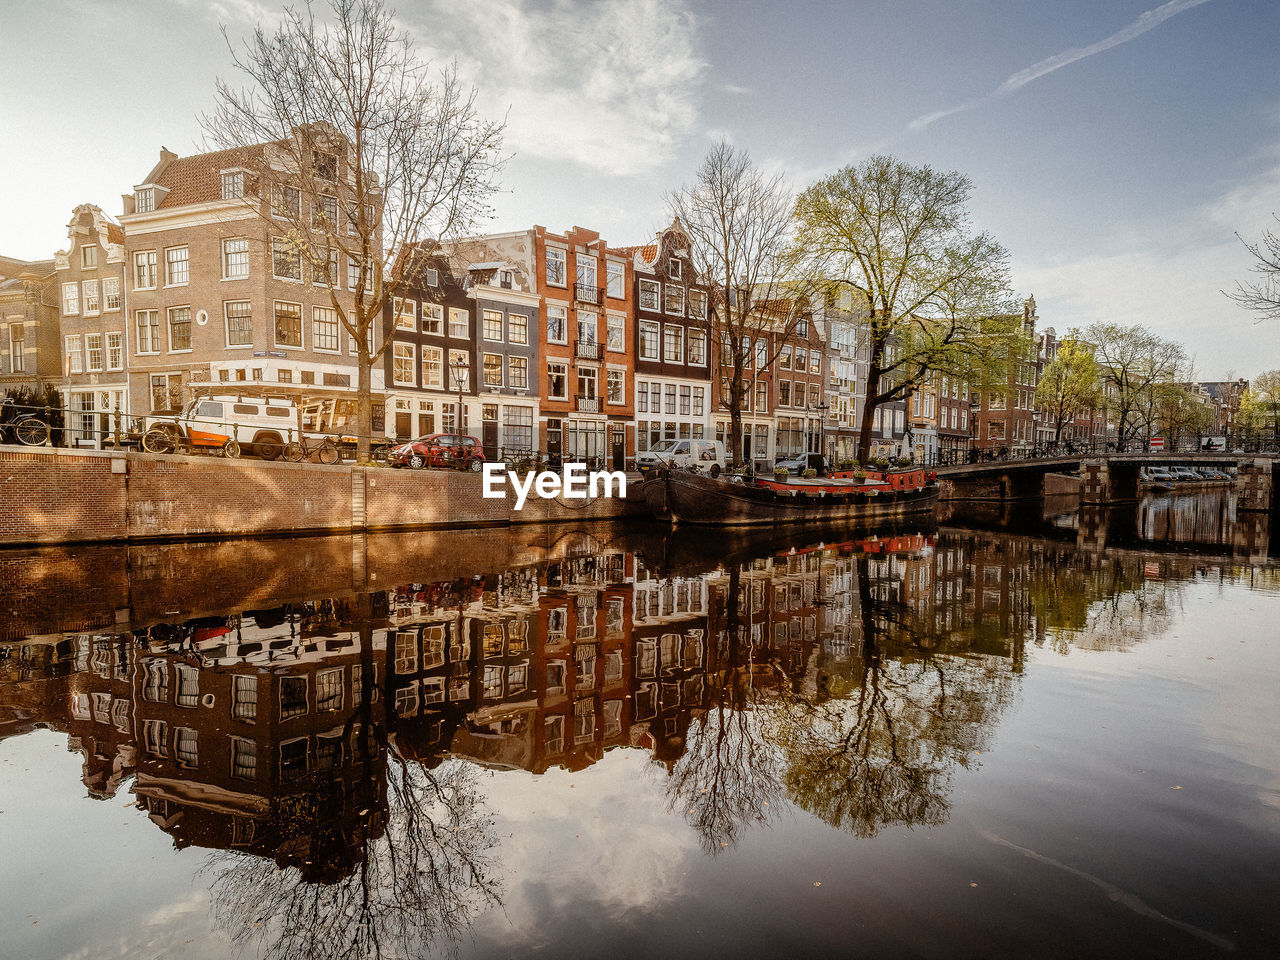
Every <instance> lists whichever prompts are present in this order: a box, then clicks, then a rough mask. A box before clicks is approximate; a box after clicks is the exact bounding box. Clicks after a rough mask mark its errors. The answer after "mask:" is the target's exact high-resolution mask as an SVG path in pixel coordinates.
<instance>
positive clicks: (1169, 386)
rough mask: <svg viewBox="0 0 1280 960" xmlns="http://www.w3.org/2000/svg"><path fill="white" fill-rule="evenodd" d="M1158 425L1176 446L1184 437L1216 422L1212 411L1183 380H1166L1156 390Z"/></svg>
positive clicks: (1170, 442)
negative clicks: (1180, 381) (1170, 381)
mask: <svg viewBox="0 0 1280 960" xmlns="http://www.w3.org/2000/svg"><path fill="white" fill-rule="evenodd" d="M1154 397H1155V420H1156V429H1157V430H1159V431H1160V433H1162V434H1163V435H1164V437H1165V439H1166V440H1167V442H1168V445H1169V449H1170V450H1177V449H1178V448H1179V447H1180V446H1181V444H1182V441H1183V440H1184V439H1186V438H1187V437H1194V436H1197V435H1198V434H1201V433H1204V432H1205V431H1207V430H1208V429H1209V427H1210V426H1212V424H1213V412H1212V410H1211V409H1210V407H1209V405H1208V404H1207V403H1205V401H1204V400H1202V399H1201V398H1200V397H1199V396H1198V395H1196V394H1195V393H1194V392H1192V391H1191V390H1189V389H1188V388H1187V387H1186V386H1185V385H1183V384H1181V383H1164V384H1160V385H1159V386H1157V387H1156V388H1155V390H1154Z"/></svg>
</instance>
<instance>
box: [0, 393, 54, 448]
mask: <svg viewBox="0 0 1280 960" xmlns="http://www.w3.org/2000/svg"><path fill="white" fill-rule="evenodd" d="M0 407H12V408H13V409H15V410H16V409H17V408H18V407H17V404H15V403H14V402H13V399H12V398H10V397H5V398H4V399H3V400H0ZM0 420H3V412H0ZM9 432H12V434H13V436H14V439H16V440H17V441H18V443H20V444H22V445H23V446H24V447H42V446H45V445H46V444H47V443H48V442H49V436H50V430H49V424H48V423H46V422H45V421H43V420H41V419H40V418H39V417H37V416H36V415H35V414H34V413H19V414H18V415H17V416H15V417H14V419H13V420H10V421H8V422H7V423H0V436H2V435H3V433H9Z"/></svg>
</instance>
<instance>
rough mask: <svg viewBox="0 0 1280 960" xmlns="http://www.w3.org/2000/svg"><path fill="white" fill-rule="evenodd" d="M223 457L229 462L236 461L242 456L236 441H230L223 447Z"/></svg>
mask: <svg viewBox="0 0 1280 960" xmlns="http://www.w3.org/2000/svg"><path fill="white" fill-rule="evenodd" d="M222 455H223V456H224V457H226V458H227V459H228V460H234V459H236V458H237V457H238V456H240V444H238V443H236V442H235V440H228V441H227V442H226V443H224V444H223V445H222Z"/></svg>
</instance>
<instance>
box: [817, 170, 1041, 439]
mask: <svg viewBox="0 0 1280 960" xmlns="http://www.w3.org/2000/svg"><path fill="white" fill-rule="evenodd" d="M972 189H973V184H972V182H971V181H970V180H969V178H968V177H966V176H964V175H963V174H960V173H956V172H954V171H952V172H941V171H937V170H934V169H933V168H932V167H928V166H919V167H917V166H913V165H911V164H908V163H905V162H903V161H901V160H898V159H896V158H894V157H889V156H875V157H871V158H870V159H868V160H867V161H865V162H864V163H862V164H860V165H858V166H849V167H845V168H844V169H843V170H840V171H839V172H837V173H835V174H833V175H831V176H829V177H827V178H825V179H823V180H820V181H818V182H817V183H815V184H813V185H812V186H810V187H809V188H808V189H806V190H805V191H804V192H803V193H801V195H800V197H799V198H798V199H797V201H796V208H795V216H796V235H795V250H796V254H797V256H798V258H799V259H800V261H801V262H802V263H803V272H804V275H806V276H808V277H810V278H811V281H812V282H813V283H815V284H823V285H826V286H828V287H829V288H832V289H833V290H837V291H838V290H848V289H851V290H852V291H853V292H854V293H855V296H857V297H859V298H861V300H862V301H863V302H864V303H865V305H866V311H867V321H866V324H865V329H866V341H867V344H868V347H869V351H868V352H869V355H870V361H869V366H868V370H867V385H866V405H865V407H864V408H863V411H862V424H861V433H860V435H859V438H858V458H859V459H860V460H862V461H864V462H865V460H866V459H867V456H868V454H869V453H870V449H871V429H872V425H873V419H874V414H875V410H876V408H877V407H879V406H880V405H881V404H884V403H888V402H890V401H893V400H898V399H901V398H904V397H906V396H908V395H909V394H911V393H912V392H914V391H915V390H916V389H917V388H918V387H919V386H920V385H921V384H922V383H923V382H924V381H926V380H928V379H929V378H931V377H932V376H934V374H935V373H936V374H942V375H944V376H950V377H955V378H958V379H961V380H964V381H966V382H969V383H971V384H975V383H976V382H977V381H980V380H985V379H986V378H988V377H990V378H992V380H993V382H1001V383H1002V382H1003V378H1002V377H1000V376H999V371H1000V370H1001V369H1003V367H1002V366H1001V364H1002V363H1004V362H1005V361H1006V360H1007V358H1008V354H1009V349H1010V339H1011V338H1013V337H1016V335H1017V331H1018V326H1017V325H1016V321H1015V313H1014V311H1012V310H1010V309H1009V308H1008V299H1009V283H1008V253H1007V252H1006V250H1005V248H1004V247H1003V246H1001V245H1000V244H999V243H998V242H996V240H995V239H994V238H993V237H991V236H990V235H989V234H986V233H974V232H973V230H972V229H971V226H970V218H969V194H970V192H971V191H972ZM1018 319H1020V315H1019V316H1018Z"/></svg>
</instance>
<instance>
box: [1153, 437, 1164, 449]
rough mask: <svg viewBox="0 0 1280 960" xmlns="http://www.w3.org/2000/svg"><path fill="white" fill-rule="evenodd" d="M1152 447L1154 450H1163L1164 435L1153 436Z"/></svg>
mask: <svg viewBox="0 0 1280 960" xmlns="http://www.w3.org/2000/svg"><path fill="white" fill-rule="evenodd" d="M1151 449H1152V450H1163V449H1164V437H1152V438H1151Z"/></svg>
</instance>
